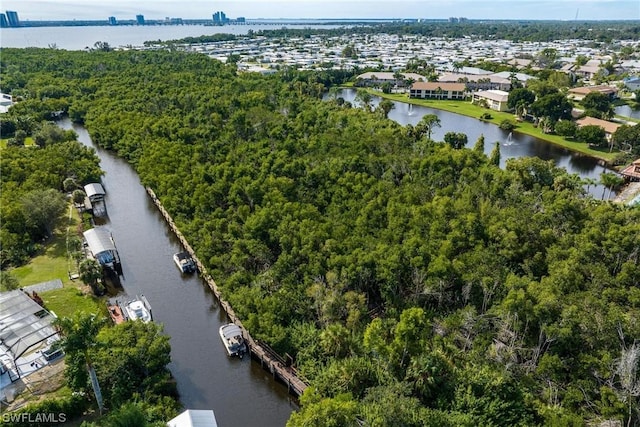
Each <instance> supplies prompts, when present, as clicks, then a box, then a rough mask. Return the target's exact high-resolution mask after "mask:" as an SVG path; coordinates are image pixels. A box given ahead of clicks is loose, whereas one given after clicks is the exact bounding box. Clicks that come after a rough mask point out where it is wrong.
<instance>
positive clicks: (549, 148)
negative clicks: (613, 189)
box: [338, 89, 615, 199]
mask: <svg viewBox="0 0 640 427" xmlns="http://www.w3.org/2000/svg"><path fill="white" fill-rule="evenodd" d="M338 96H340V97H342V98H343V99H344V100H345V101H349V102H351V103H352V104H354V105H357V104H358V102H357V101H356V100H355V98H356V91H355V90H354V89H344V90H341V91H340V92H339V93H338ZM380 100H381V98H380V97H377V96H374V97H373V102H372V105H373V106H374V107H375V106H377V105H378V103H379V102H380ZM392 102H393V104H394V108H393V109H392V110H391V111H390V112H389V118H390V119H392V120H395V121H396V122H398V123H400V124H401V125H408V124H411V125H416V124H417V123H418V122H419V121H420V119H421V118H422V117H423V116H424V115H426V114H435V115H436V116H438V118H439V119H440V122H441V127H439V128H438V127H436V128H434V129H433V133H432V135H431V137H432V139H433V140H435V141H443V140H444V135H445V134H446V133H447V132H462V133H465V134H466V135H467V137H468V144H467V147H473V145H474V144H475V142H476V140H477V139H478V137H480V135H484V138H485V153H486V154H487V155H489V153H490V152H491V150H493V147H494V145H495V143H496V142H500V155H501V157H500V166H501V167H503V168H504V166H505V163H506V161H507V159H512V158H517V157H533V156H537V157H539V158H541V159H544V160H553V161H554V162H555V164H556V165H557V166H559V167H563V168H565V169H566V170H567V172H569V173H574V174H577V175H580V177H582V178H588V179H592V180H594V181H595V182H598V181H599V180H600V175H601V174H602V173H603V172H611V170H609V169H607V168H605V167H603V166H602V165H600V164H598V161H597V160H596V159H594V158H592V157H588V156H584V155H580V154H578V153H574V152H571V151H569V150H566V149H564V148H562V147H559V146H557V145H554V144H551V143H549V142H546V141H543V140H541V139H538V138H535V137H533V136H529V135H524V134H519V133H517V132H513V133H511V137H509V134H510V132H507V131H503V130H502V129H500V128H499V127H498V126H496V125H494V124H492V123H486V122H482V121H480V120H478V119H475V118H473V117H467V116H461V115H459V114H454V113H450V112H448V111H442V110H436V109H433V108H427V107H422V106H419V105H410V104H406V103H403V102H397V101H392ZM589 191H590V192H591V194H592V195H593V197H594V198H597V199H600V198H601V197H602V194H603V187H602V186H601V185H599V184H596V185H590V186H589ZM614 196H615V193H612V195H611V197H614Z"/></svg>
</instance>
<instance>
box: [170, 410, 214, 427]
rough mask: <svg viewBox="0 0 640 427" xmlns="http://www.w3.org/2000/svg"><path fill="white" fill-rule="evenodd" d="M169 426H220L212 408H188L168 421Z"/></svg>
mask: <svg viewBox="0 0 640 427" xmlns="http://www.w3.org/2000/svg"><path fill="white" fill-rule="evenodd" d="M167 427H218V423H217V421H216V416H215V414H214V413H213V411H211V410H202V409H187V410H186V411H184V412H183V413H181V414H180V415H178V416H177V417H175V418H172V419H171V420H169V422H168V423H167Z"/></svg>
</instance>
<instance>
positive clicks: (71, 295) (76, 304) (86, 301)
mask: <svg viewBox="0 0 640 427" xmlns="http://www.w3.org/2000/svg"><path fill="white" fill-rule="evenodd" d="M39 295H40V297H41V298H42V300H43V301H44V305H45V307H47V310H49V311H53V312H54V313H55V314H56V316H58V317H72V316H73V315H74V314H75V313H80V312H85V313H102V314H103V315H104V316H105V317H106V316H107V315H108V313H107V306H106V304H105V302H104V300H103V299H101V298H98V297H94V296H93V295H90V294H85V293H84V292H83V290H81V289H80V287H76V286H69V285H65V286H64V287H63V288H62V289H54V290H52V291H47V292H42V293H41V294H39Z"/></svg>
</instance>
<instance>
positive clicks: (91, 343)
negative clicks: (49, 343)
mask: <svg viewBox="0 0 640 427" xmlns="http://www.w3.org/2000/svg"><path fill="white" fill-rule="evenodd" d="M104 322H105V318H104V317H99V316H97V315H96V314H86V313H80V314H78V315H76V316H75V317H74V318H68V317H63V318H61V319H58V320H56V323H55V324H56V326H57V327H58V329H60V331H61V333H62V336H63V339H62V348H63V349H64V352H65V353H66V354H67V355H68V356H69V357H68V358H67V360H70V361H77V360H81V361H82V362H84V364H85V365H86V368H87V372H86V373H88V374H89V376H90V377H91V380H92V381H91V384H92V385H93V391H94V394H95V396H96V401H97V402H98V407H99V408H100V412H101V413H102V393H101V391H100V385H99V384H98V380H97V378H96V377H95V370H94V369H93V365H92V364H91V355H90V353H89V351H90V350H92V349H95V348H97V347H98V341H97V339H96V336H97V335H98V332H99V331H100V329H101V328H102V327H103V326H104ZM79 358H80V359H79ZM67 372H68V383H69V386H70V387H71V388H72V389H76V390H81V389H82V388H83V387H84V386H85V385H86V384H87V382H88V381H87V380H88V378H87V376H86V373H85V372H83V371H82V370H77V369H74V367H72V366H67Z"/></svg>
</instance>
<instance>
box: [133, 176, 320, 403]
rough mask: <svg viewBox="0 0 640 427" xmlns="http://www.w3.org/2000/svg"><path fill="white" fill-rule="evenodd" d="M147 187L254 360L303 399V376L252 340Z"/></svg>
mask: <svg viewBox="0 0 640 427" xmlns="http://www.w3.org/2000/svg"><path fill="white" fill-rule="evenodd" d="M145 188H146V190H147V193H148V194H149V196H150V197H151V200H152V201H153V203H154V204H155V205H156V206H157V207H158V209H159V210H160V213H161V214H162V216H163V217H164V219H165V220H166V221H167V223H168V224H169V228H171V231H173V232H174V233H175V235H176V237H177V238H178V240H179V241H180V244H181V245H182V247H183V248H184V249H185V252H188V253H189V255H191V258H192V259H193V261H194V262H195V264H196V266H197V267H198V271H199V272H200V277H201V278H202V279H203V280H204V281H205V283H207V285H208V286H209V288H211V290H212V291H213V293H214V295H215V296H216V298H217V299H218V301H219V302H220V307H222V309H223V310H224V312H225V313H227V317H229V319H230V320H231V321H232V322H233V323H235V324H236V325H238V326H240V327H241V328H242V331H243V336H244V339H245V341H246V342H247V346H248V347H249V352H250V354H251V357H253V358H254V359H256V360H258V361H259V362H260V366H262V368H263V369H265V370H267V371H269V372H270V373H271V374H272V375H273V378H274V379H276V380H278V381H281V382H282V383H284V384H285V385H286V386H287V390H288V391H289V393H291V394H293V395H294V396H300V395H301V394H302V392H303V391H304V390H305V389H306V388H307V387H308V385H307V384H306V383H305V381H303V380H302V379H301V378H300V375H299V374H298V372H297V370H296V369H295V367H293V365H292V363H289V362H287V360H285V359H284V358H283V357H282V356H280V355H279V354H277V353H276V352H275V351H274V350H273V349H272V348H270V347H269V346H268V345H266V344H265V343H262V342H259V341H257V340H254V339H253V337H252V336H251V334H250V333H249V331H247V330H246V329H245V327H244V326H243V325H242V321H241V320H240V319H238V316H236V314H235V312H234V311H233V308H232V307H231V305H229V303H228V302H227V301H225V300H224V299H222V294H221V292H220V290H219V289H218V285H217V284H216V282H215V280H213V277H211V275H210V274H209V272H208V270H207V269H206V267H205V266H204V265H203V264H202V263H201V262H200V259H198V257H197V256H196V254H195V252H194V250H193V248H192V247H191V245H190V244H189V242H188V241H187V239H186V238H185V237H184V236H183V235H182V233H181V232H180V230H179V229H178V227H177V226H176V224H175V223H174V222H173V219H172V218H171V216H170V215H169V213H168V212H167V211H166V210H165V208H164V206H162V203H161V202H160V200H158V198H157V197H156V194H155V193H154V192H153V190H152V189H151V188H149V187H145ZM289 361H291V358H289Z"/></svg>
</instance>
